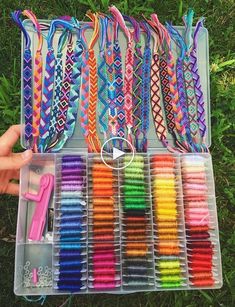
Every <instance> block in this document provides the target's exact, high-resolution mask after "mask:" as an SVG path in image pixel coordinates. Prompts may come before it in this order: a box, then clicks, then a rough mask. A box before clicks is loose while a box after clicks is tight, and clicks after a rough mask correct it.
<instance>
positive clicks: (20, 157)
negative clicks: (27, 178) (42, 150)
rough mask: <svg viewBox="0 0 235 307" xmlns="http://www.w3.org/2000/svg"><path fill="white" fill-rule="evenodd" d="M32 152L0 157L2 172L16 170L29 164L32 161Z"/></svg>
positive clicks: (27, 151)
mask: <svg viewBox="0 0 235 307" xmlns="http://www.w3.org/2000/svg"><path fill="white" fill-rule="evenodd" d="M32 156H33V153H32V150H26V151H24V152H22V153H15V154H14V153H13V154H12V155H11V156H8V157H0V170H14V169H19V168H21V167H22V166H24V165H26V164H28V163H29V162H30V161H31V159H32Z"/></svg>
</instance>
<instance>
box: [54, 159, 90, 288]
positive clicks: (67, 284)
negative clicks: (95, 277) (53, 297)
mask: <svg viewBox="0 0 235 307" xmlns="http://www.w3.org/2000/svg"><path fill="white" fill-rule="evenodd" d="M60 168H61V178H58V179H57V187H58V188H59V192H58V197H57V198H58V202H59V203H58V207H57V208H56V220H55V232H54V234H55V241H58V242H60V244H58V245H56V247H55V257H56V261H55V267H56V271H55V274H54V281H55V282H56V289H58V290H60V291H69V292H77V291H80V290H82V289H85V288H86V283H85V279H86V278H85V277H84V273H85V272H86V258H85V254H86V253H85V251H86V248H85V245H83V244H80V242H83V241H84V240H85V239H86V232H87V229H86V228H87V227H86V215H87V213H86V198H85V194H84V191H85V187H86V177H85V175H86V164H85V160H84V158H83V157H82V156H79V155H76V156H73V155H67V156H63V157H62V159H61V165H60Z"/></svg>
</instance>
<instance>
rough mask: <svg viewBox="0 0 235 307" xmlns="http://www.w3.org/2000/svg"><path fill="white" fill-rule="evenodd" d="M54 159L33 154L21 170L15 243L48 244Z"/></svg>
mask: <svg viewBox="0 0 235 307" xmlns="http://www.w3.org/2000/svg"><path fill="white" fill-rule="evenodd" d="M54 159H55V156H54V155H48V154H45V155H39V154H35V155H33V160H32V162H31V164H30V165H26V166H24V168H23V169H22V171H21V179H20V181H21V183H22V184H21V186H20V198H19V211H18V221H17V235H16V241H17V243H25V242H31V241H44V242H48V241H52V231H53V215H54V169H55V161H54Z"/></svg>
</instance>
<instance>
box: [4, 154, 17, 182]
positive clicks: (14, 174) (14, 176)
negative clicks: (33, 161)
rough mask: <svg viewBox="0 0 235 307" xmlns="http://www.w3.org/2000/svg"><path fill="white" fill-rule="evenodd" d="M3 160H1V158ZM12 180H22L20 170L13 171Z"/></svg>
mask: <svg viewBox="0 0 235 307" xmlns="http://www.w3.org/2000/svg"><path fill="white" fill-rule="evenodd" d="M0 160H1V158H0ZM11 179H16V180H19V179H20V170H18V169H17V170H13V171H12V175H11Z"/></svg>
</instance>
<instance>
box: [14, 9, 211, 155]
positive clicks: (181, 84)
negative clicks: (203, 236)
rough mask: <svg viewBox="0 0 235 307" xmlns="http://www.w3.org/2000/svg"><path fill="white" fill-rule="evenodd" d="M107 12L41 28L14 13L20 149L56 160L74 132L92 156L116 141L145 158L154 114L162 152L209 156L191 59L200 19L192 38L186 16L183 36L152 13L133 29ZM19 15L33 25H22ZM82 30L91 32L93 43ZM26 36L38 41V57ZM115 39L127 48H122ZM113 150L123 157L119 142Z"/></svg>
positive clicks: (190, 21)
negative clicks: (19, 53) (19, 60)
mask: <svg viewBox="0 0 235 307" xmlns="http://www.w3.org/2000/svg"><path fill="white" fill-rule="evenodd" d="M109 12H110V15H105V14H103V13H91V12H88V13H87V14H86V17H88V18H89V21H88V22H85V23H84V22H82V23H81V22H79V21H78V20H76V18H73V17H69V16H63V17H61V18H60V19H55V20H52V21H51V22H50V23H41V22H39V21H38V20H37V18H36V16H35V15H34V14H33V13H32V12H30V11H28V10H25V11H22V12H21V11H15V12H13V13H12V18H13V20H14V22H15V23H16V24H17V26H18V27H19V28H20V29H21V31H22V33H23V36H24V39H25V49H24V54H23V68H24V71H23V106H24V110H23V111H24V112H23V113H24V122H25V135H24V141H25V142H24V143H25V145H26V147H28V148H33V150H34V151H35V152H58V151H60V150H61V149H62V148H63V147H64V145H65V144H66V143H67V141H68V140H69V139H71V138H72V137H73V135H74V132H75V131H77V130H81V133H82V135H83V137H84V140H85V142H86V145H87V148H88V150H89V152H99V151H100V147H101V140H102V141H105V140H106V139H109V138H110V137H115V136H116V137H124V138H126V139H128V140H129V142H130V143H131V144H132V145H133V146H134V147H135V149H136V151H138V152H147V151H148V135H149V127H150V113H151V111H152V115H153V118H152V119H153V123H154V127H155V132H156V135H157V137H158V139H159V141H160V143H161V144H162V145H163V146H164V147H165V148H167V149H168V150H170V151H171V152H207V151H208V150H207V147H206V144H205V137H206V119H205V114H206V111H205V98H204V95H203V91H202V86H201V81H200V75H199V71H198V59H197V51H198V50H197V45H198V39H199V34H200V33H201V31H202V30H203V21H204V20H203V18H201V19H199V21H198V22H197V24H196V27H195V30H194V31H193V30H192V27H193V15H194V13H193V11H192V10H189V11H188V13H187V14H186V15H185V16H184V17H183V21H184V30H183V33H182V34H180V33H179V32H178V31H177V29H176V28H175V27H173V26H172V25H171V24H166V26H164V25H163V24H161V23H160V21H159V20H158V17H157V15H156V14H152V15H151V16H150V19H147V18H145V17H144V16H143V18H144V20H141V21H137V20H135V19H134V18H133V17H129V16H124V15H122V14H121V13H120V11H119V10H118V9H117V8H116V7H115V6H111V7H110V8H109ZM24 16H27V17H28V18H29V19H30V21H31V22H26V23H25V22H23V19H22V17H24ZM87 31H92V37H91V39H90V40H87V39H86V35H85V34H86V32H87ZM33 32H36V33H37V38H38V46H37V49H36V52H35V53H33V52H32V44H31V35H32V33H33ZM121 32H122V34H124V36H125V38H126V40H124V41H125V42H126V41H127V45H126V46H125V47H124V48H120V41H119V40H120V33H121ZM56 36H59V39H58V40H56V39H55V37H56ZM57 41H58V43H56V42H57ZM45 45H46V46H45ZM95 45H97V46H98V49H99V51H98V52H96V51H95ZM175 46H176V48H175ZM45 49H46V52H42V50H43V51H44V50H45ZM175 49H177V50H176V53H175V51H174V52H173V50H175ZM44 53H46V55H44ZM122 53H123V54H122ZM63 54H65V55H66V56H65V60H63V57H62V55H63ZM32 63H34V65H32ZM42 70H44V71H42ZM115 146H119V148H120V149H122V148H121V144H115Z"/></svg>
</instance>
